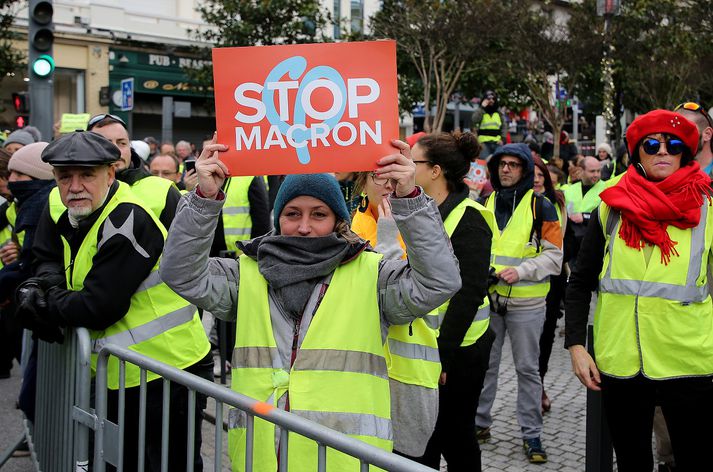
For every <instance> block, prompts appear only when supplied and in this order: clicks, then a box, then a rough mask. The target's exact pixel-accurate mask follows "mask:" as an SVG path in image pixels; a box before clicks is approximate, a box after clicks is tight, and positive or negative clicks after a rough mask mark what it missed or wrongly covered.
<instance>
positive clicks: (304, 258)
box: [257, 233, 350, 319]
mask: <svg viewBox="0 0 713 472" xmlns="http://www.w3.org/2000/svg"><path fill="white" fill-rule="evenodd" d="M349 247H350V245H349V243H348V242H347V241H346V240H345V239H344V238H342V237H339V236H337V234H336V233H332V234H330V235H328V236H321V237H317V238H305V237H299V236H282V235H274V236H273V235H269V236H265V237H263V238H261V241H260V245H259V246H258V248H257V264H258V269H259V270H260V273H261V274H262V276H263V277H265V279H266V280H267V282H268V283H269V284H270V286H271V287H272V289H273V290H274V293H275V296H276V299H277V302H278V303H279V304H281V305H282V308H284V310H285V312H287V313H288V314H289V315H290V316H292V317H293V318H295V319H296V318H299V317H300V316H302V312H303V311H304V307H305V305H306V304H307V301H308V300H309V297H310V295H311V294H312V290H313V289H314V286H315V285H316V284H317V282H319V281H320V280H321V279H322V278H324V277H326V276H327V275H328V274H331V273H332V272H333V271H334V270H335V269H336V268H337V266H338V265H339V264H340V263H341V262H342V261H343V260H344V259H345V256H346V255H347V254H348V252H349Z"/></svg>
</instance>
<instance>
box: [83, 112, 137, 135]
mask: <svg viewBox="0 0 713 472" xmlns="http://www.w3.org/2000/svg"><path fill="white" fill-rule="evenodd" d="M105 118H109V119H110V120H112V121H115V122H117V123H119V124H120V125H121V126H123V127H124V128H126V129H128V128H127V126H126V122H124V120H122V119H121V118H119V117H118V116H116V115H112V114H110V113H102V114H101V115H96V116H93V117H92V119H90V120H89V122H88V123H87V131H91V130H92V128H94V127H95V126H96V125H97V123H99V122H100V121H102V120H104V119H105Z"/></svg>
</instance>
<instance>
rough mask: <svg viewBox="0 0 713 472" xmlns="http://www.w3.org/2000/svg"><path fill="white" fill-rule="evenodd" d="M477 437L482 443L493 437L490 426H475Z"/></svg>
mask: <svg viewBox="0 0 713 472" xmlns="http://www.w3.org/2000/svg"><path fill="white" fill-rule="evenodd" d="M475 437H476V439H477V440H478V442H479V443H481V444H482V443H484V442H486V441H487V440H488V439H490V438H491V436H490V426H488V427H487V428H479V427H477V426H476V428H475Z"/></svg>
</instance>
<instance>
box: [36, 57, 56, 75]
mask: <svg viewBox="0 0 713 472" xmlns="http://www.w3.org/2000/svg"><path fill="white" fill-rule="evenodd" d="M52 71H54V59H52V56H49V55H47V54H43V55H41V56H40V57H38V58H37V59H35V62H33V63H32V72H34V73H35V75H37V77H47V76H48V75H50V74H51V73H52Z"/></svg>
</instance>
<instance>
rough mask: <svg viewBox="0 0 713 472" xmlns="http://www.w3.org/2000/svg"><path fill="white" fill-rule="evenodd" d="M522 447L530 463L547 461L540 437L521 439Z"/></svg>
mask: <svg viewBox="0 0 713 472" xmlns="http://www.w3.org/2000/svg"><path fill="white" fill-rule="evenodd" d="M522 448H523V449H524V450H525V455H526V456H527V460H529V461H530V463H532V464H544V463H545V462H547V453H546V452H545V449H544V448H543V447H542V442H540V438H530V439H523V441H522Z"/></svg>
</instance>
